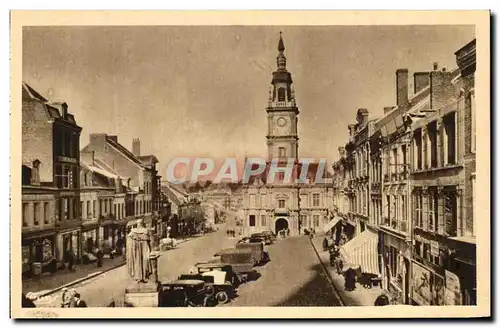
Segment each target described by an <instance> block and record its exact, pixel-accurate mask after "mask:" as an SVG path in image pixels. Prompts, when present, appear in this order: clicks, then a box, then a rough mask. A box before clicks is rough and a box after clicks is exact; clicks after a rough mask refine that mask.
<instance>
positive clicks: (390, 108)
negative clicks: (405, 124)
mask: <svg viewBox="0 0 500 328" xmlns="http://www.w3.org/2000/svg"><path fill="white" fill-rule="evenodd" d="M393 108H394V107H393V106H389V107H384V115H385V114H387V113H389V112H390V111H391V110H392V109H393Z"/></svg>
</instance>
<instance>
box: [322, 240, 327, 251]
mask: <svg viewBox="0 0 500 328" xmlns="http://www.w3.org/2000/svg"><path fill="white" fill-rule="evenodd" d="M327 250H328V239H326V237H325V238H324V239H323V251H327Z"/></svg>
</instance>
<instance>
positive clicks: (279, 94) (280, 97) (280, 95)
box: [278, 88, 285, 101]
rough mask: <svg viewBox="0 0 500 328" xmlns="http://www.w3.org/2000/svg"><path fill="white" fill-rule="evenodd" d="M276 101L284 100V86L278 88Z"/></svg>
mask: <svg viewBox="0 0 500 328" xmlns="http://www.w3.org/2000/svg"><path fill="white" fill-rule="evenodd" d="M278 101H285V88H279V89H278Z"/></svg>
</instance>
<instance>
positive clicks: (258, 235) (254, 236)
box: [250, 233, 273, 245]
mask: <svg viewBox="0 0 500 328" xmlns="http://www.w3.org/2000/svg"><path fill="white" fill-rule="evenodd" d="M257 239H259V240H260V239H262V240H263V241H264V244H265V245H271V244H272V243H273V240H272V239H271V238H270V237H269V236H268V235H266V234H263V233H254V234H252V235H251V236H250V242H255V241H256V240H257ZM252 240H253V241H252Z"/></svg>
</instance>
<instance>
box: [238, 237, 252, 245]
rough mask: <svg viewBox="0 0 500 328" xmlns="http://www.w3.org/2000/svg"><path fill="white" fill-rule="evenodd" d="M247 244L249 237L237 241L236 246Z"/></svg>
mask: <svg viewBox="0 0 500 328" xmlns="http://www.w3.org/2000/svg"><path fill="white" fill-rule="evenodd" d="M248 242H250V238H249V237H243V238H241V239H240V240H238V244H245V243H248Z"/></svg>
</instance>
